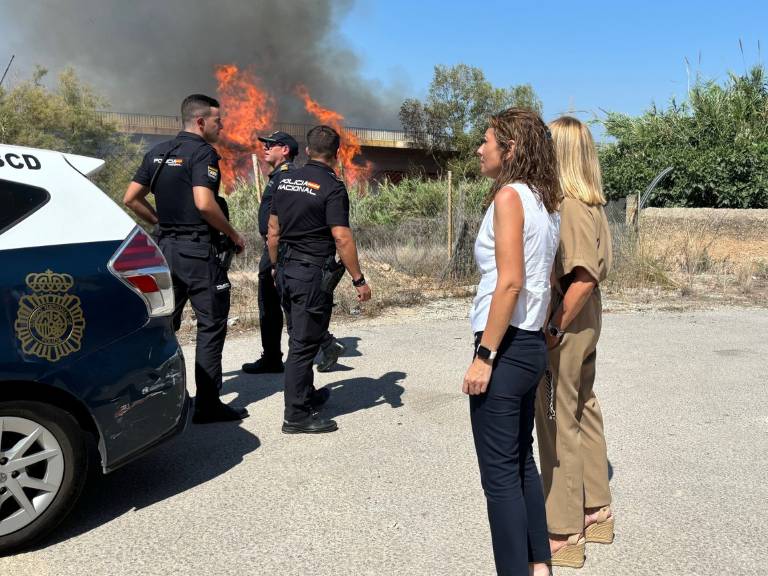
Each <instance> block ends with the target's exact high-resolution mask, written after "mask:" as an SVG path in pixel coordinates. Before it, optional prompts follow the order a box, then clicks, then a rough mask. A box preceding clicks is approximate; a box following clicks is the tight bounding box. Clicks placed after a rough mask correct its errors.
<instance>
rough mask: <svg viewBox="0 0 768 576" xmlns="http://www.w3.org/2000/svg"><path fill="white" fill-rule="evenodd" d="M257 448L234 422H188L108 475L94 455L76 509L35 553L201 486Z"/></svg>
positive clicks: (258, 443) (245, 431) (256, 440)
mask: <svg viewBox="0 0 768 576" xmlns="http://www.w3.org/2000/svg"><path fill="white" fill-rule="evenodd" d="M259 446H260V442H259V439H258V438H257V437H256V436H255V435H253V434H251V433H250V432H248V431H247V430H245V429H243V428H241V427H240V425H239V423H236V422H226V423H217V424H206V425H194V424H191V423H190V425H189V427H188V428H187V430H186V431H185V432H184V433H183V434H182V435H180V436H177V437H176V438H174V439H172V440H170V441H169V442H167V443H165V444H163V445H162V446H160V447H158V448H156V449H154V450H152V451H151V452H149V453H148V454H147V455H146V456H143V457H142V458H140V459H139V460H136V461H135V462H132V463H130V464H127V465H126V466H124V467H122V468H120V469H118V470H116V471H115V472H112V473H111V474H107V475H103V474H102V473H101V471H100V469H99V466H100V463H99V461H98V456H97V457H96V458H95V459H94V462H93V464H92V472H91V474H89V477H88V480H87V482H86V485H85V489H84V491H83V495H82V496H81V498H80V500H79V502H78V504H77V505H76V507H75V510H74V511H73V512H72V513H71V514H70V515H69V516H68V518H67V519H66V520H65V521H64V523H63V524H62V525H61V526H60V527H59V528H57V529H56V531H55V532H54V533H53V535H52V537H51V538H49V539H47V540H45V541H43V542H41V543H40V544H39V545H38V546H37V549H41V548H45V547H47V546H50V545H52V544H56V543H58V542H62V541H64V540H68V539H69V538H73V537H75V536H78V535H80V534H84V533H86V532H89V531H90V530H93V529H94V528H98V527H99V526H101V525H102V524H106V523H107V522H110V521H112V520H114V519H115V518H118V517H119V516H122V515H123V514H125V513H126V512H130V511H131V510H139V509H142V508H146V507H148V506H152V505H153V504H156V503H157V502H161V501H163V500H165V499H166V498H170V497H172V496H175V495H177V494H180V493H182V492H185V491H186V490H189V489H190V488H194V487H195V486H199V485H200V484H204V483H205V482H208V481H209V480H212V479H213V478H216V477H217V476H220V475H221V474H224V473H225V472H227V471H228V470H230V469H231V468H233V467H235V466H236V465H238V464H239V463H240V462H242V460H243V457H244V456H245V455H246V454H249V453H250V452H253V451H254V450H256V449H257V448H258V447H259ZM212 456H213V457H212Z"/></svg>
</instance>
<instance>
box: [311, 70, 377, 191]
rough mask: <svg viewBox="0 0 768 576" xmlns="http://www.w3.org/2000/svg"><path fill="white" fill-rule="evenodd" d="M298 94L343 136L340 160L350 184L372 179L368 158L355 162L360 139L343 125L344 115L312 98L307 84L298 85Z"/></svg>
mask: <svg viewBox="0 0 768 576" xmlns="http://www.w3.org/2000/svg"><path fill="white" fill-rule="evenodd" d="M296 94H298V95H299V97H300V98H301V99H302V100H303V101H304V108H305V109H306V110H307V112H309V113H310V114H312V116H314V117H315V118H317V119H318V121H319V122H321V123H322V124H327V125H328V126H330V127H331V128H333V129H334V130H336V131H337V132H338V133H339V135H340V136H341V148H340V149H339V160H340V161H341V167H342V171H343V173H342V174H341V176H342V177H343V178H344V179H345V180H346V181H347V182H349V183H350V184H355V183H357V182H361V183H362V182H365V181H367V180H368V179H370V176H371V171H372V166H371V163H370V162H369V161H368V160H364V161H363V164H362V165H361V164H357V163H355V162H354V158H355V157H356V156H357V155H358V154H360V140H359V139H358V138H357V136H356V135H355V134H353V133H352V132H349V131H348V130H345V129H344V127H343V126H342V125H341V122H342V120H344V116H342V115H341V114H339V113H338V112H335V111H334V110H329V109H328V108H323V107H322V106H320V104H318V103H317V101H316V100H313V99H312V97H311V96H310V95H309V91H308V90H307V88H306V87H305V86H302V85H299V86H297V87H296Z"/></svg>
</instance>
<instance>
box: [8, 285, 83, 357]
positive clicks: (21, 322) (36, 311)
mask: <svg viewBox="0 0 768 576" xmlns="http://www.w3.org/2000/svg"><path fill="white" fill-rule="evenodd" d="M25 281H26V283H27V286H28V287H29V288H30V289H31V290H32V291H33V292H34V293H33V294H29V295H25V296H22V297H21V299H20V300H19V312H18V314H17V316H16V323H15V324H14V328H15V330H16V337H17V338H18V339H19V341H20V342H21V349H22V351H23V352H24V354H27V355H29V356H37V357H39V358H45V359H46V360H48V361H50V362H58V361H59V360H61V359H62V358H64V357H65V356H68V355H69V354H72V353H73V352H77V351H78V350H80V343H81V341H82V339H83V333H84V332H85V316H83V309H82V307H81V306H80V298H78V297H77V296H74V295H72V294H67V293H66V292H68V291H69V290H70V289H71V288H72V286H74V280H73V279H72V276H70V275H69V274H56V273H54V272H52V271H51V270H46V271H45V272H42V273H35V274H27V277H26V279H25Z"/></svg>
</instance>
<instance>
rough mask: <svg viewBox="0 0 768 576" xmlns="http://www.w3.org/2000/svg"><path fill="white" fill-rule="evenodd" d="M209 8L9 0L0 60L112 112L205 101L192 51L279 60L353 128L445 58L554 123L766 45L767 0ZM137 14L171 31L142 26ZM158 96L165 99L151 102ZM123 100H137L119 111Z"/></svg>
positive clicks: (413, 91)
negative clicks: (86, 95) (537, 101)
mask: <svg viewBox="0 0 768 576" xmlns="http://www.w3.org/2000/svg"><path fill="white" fill-rule="evenodd" d="M197 1H198V2H199V4H198V9H197V10H192V11H185V10H184V9H185V8H186V7H188V6H190V7H192V6H194V5H195V4H194V3H193V2H192V0H187V1H185V2H182V1H181V0H156V2H155V1H150V0H142V2H132V3H125V2H123V0H77V2H74V0H68V2H66V3H65V2H63V0H35V2H32V3H26V4H22V3H16V2H15V0H0V39H3V41H0V65H1V67H2V68H4V66H5V63H6V62H7V58H8V57H9V55H10V53H13V52H16V53H17V56H18V57H17V60H16V62H15V63H14V68H15V69H16V70H14V73H15V74H16V75H17V76H18V74H20V73H23V71H24V70H25V67H26V69H31V65H32V64H33V63H40V64H43V65H44V66H46V67H48V68H49V69H50V70H51V72H52V73H55V72H57V69H56V66H58V65H64V64H71V65H73V66H74V67H75V69H76V70H78V71H82V72H83V75H84V77H85V78H86V79H87V80H88V81H89V82H91V83H93V84H94V85H95V87H96V88H97V90H101V91H102V92H104V91H106V92H107V95H108V96H109V97H111V101H112V102H113V104H114V108H115V109H118V110H124V111H136V112H139V111H141V112H146V113H159V114H169V113H174V111H175V110H176V108H177V106H178V94H180V93H189V92H190V91H195V90H192V86H191V83H190V81H189V79H190V78H200V77H205V79H206V80H207V82H208V84H205V85H204V86H203V88H205V89H208V87H209V86H210V84H211V83H212V76H213V75H212V71H211V69H212V65H211V64H210V62H208V61H207V60H205V59H203V60H201V59H200V58H198V59H197V61H196V60H195V57H194V53H195V49H197V50H198V51H199V50H203V51H204V53H206V54H207V53H209V52H215V55H214V54H210V56H211V57H210V58H209V59H211V60H215V61H217V62H218V61H219V60H221V61H222V62H221V63H226V62H228V61H230V60H237V59H240V62H239V63H240V64H245V65H247V64H248V63H249V62H252V61H258V60H259V59H260V58H262V57H263V56H264V55H267V56H268V60H269V64H270V66H264V64H263V62H262V71H264V73H265V74H267V75H274V76H275V77H276V78H279V77H280V76H282V75H285V73H286V70H289V72H288V73H287V74H288V75H291V77H290V78H287V79H286V82H287V83H288V84H290V83H294V82H300V81H305V80H306V81H308V82H309V85H310V88H311V89H312V92H313V93H315V91H316V92H317V93H318V94H319V95H320V96H321V97H322V98H323V99H324V101H323V102H321V103H322V104H323V105H326V106H328V107H331V108H337V109H339V111H340V112H342V113H343V114H345V115H347V117H348V118H350V120H351V119H352V118H355V117H356V118H358V119H359V120H358V121H360V122H364V123H365V124H364V125H366V126H370V127H394V126H393V123H395V124H396V123H397V109H398V108H399V103H401V102H402V100H403V99H404V98H408V97H416V98H424V97H425V96H426V94H427V90H428V88H429V84H430V81H431V80H432V76H433V68H434V66H435V65H436V64H443V65H454V64H458V63H465V64H469V65H472V66H476V67H479V68H481V69H482V70H483V71H484V72H485V74H486V77H487V78H488V79H489V80H490V81H491V83H492V84H494V85H495V86H499V87H509V86H513V85H517V84H523V83H528V84H531V85H532V86H533V88H534V90H535V91H536V93H537V94H538V96H539V97H540V98H541V100H542V102H543V106H544V117H545V119H546V120H550V119H553V118H554V117H556V116H557V115H559V114H561V113H566V112H570V113H574V114H576V115H577V116H579V117H581V118H582V119H585V120H591V119H594V118H601V117H603V116H604V112H603V111H605V110H610V111H617V112H623V113H626V114H631V115H638V114H641V113H642V112H643V111H644V110H646V109H647V108H648V107H649V106H650V105H651V104H652V103H656V104H657V105H660V106H664V105H666V104H667V103H668V102H669V100H670V98H672V97H676V98H677V100H678V101H680V100H683V99H685V95H686V89H687V86H688V81H689V78H691V79H693V78H695V76H696V74H697V73H700V74H701V75H703V76H704V77H706V78H709V79H714V80H716V81H720V82H722V81H724V80H725V79H726V78H727V73H728V72H729V71H734V72H737V73H741V72H743V71H745V70H746V69H747V68H749V67H750V66H752V65H754V64H756V63H758V62H762V61H763V57H762V55H761V53H760V49H759V46H764V47H768V31H767V30H768V26H766V23H768V2H764V1H751V2H749V1H744V0H729V1H728V2H712V1H698V2H693V1H689V0H685V1H675V0H666V1H659V0H647V1H645V2H635V1H626V2H622V1H620V0H614V1H612V2H607V1H591V0H582V1H581V2H564V1H559V0H558V1H548V2H545V1H540V2H516V1H507V2H502V1H498V0H483V1H462V2H457V1H446V0H444V1H437V0H221V1H220V2H217V3H208V2H207V1H205V2H204V1H203V0H197ZM312 3H314V4H312ZM174 6H176V8H178V7H179V6H181V7H182V9H181V10H178V9H172V8H173V7H174ZM157 7H159V8H157ZM141 10H144V11H149V12H148V13H151V14H152V15H153V16H152V18H151V20H152V22H154V23H157V22H160V23H161V25H156V26H154V27H153V26H149V23H148V24H147V25H146V26H144V25H143V23H146V22H147V18H145V16H144V12H141ZM89 14H90V15H89ZM51 15H52V16H51ZM161 18H165V20H161ZM301 18H303V19H305V20H306V19H311V21H304V22H298V21H297V20H298V19H301ZM171 32H173V34H172V33H171ZM105 38H111V39H112V40H111V41H109V42H105ZM740 40H741V42H742V45H743V52H742V50H741V49H740V47H739V41H740ZM163 42H164V44H163ZM110 45H111V47H110ZM96 47H98V49H96ZM110 50H111V51H110ZM121 54H122V55H123V56H124V57H121ZM131 54H134V56H131ZM286 54H292V57H289V58H288V59H287V60H286ZM160 57H162V58H161V59H163V61H162V62H159V61H157V60H156V59H158V58H160ZM281 58H283V60H282V61H281ZM686 59H687V62H688V64H686ZM301 62H306V65H304V66H301V65H300V64H301ZM53 63H55V65H52V64H53ZM134 63H135V65H134ZM297 63H298V64H297ZM289 64H290V65H291V66H290V67H289V66H288V65H289ZM169 65H172V68H168V67H167V66H169ZM196 65H197V66H196ZM163 66H165V67H163ZM201 67H202V68H201ZM182 69H183V70H182ZM291 70H292V71H293V72H290V71H291ZM150 72H151V73H152V74H150ZM175 72H179V73H175ZM180 72H183V74H182V73H180ZM0 73H2V70H1V69H0ZM158 75H159V76H158ZM292 75H296V76H301V78H298V77H297V78H293V76H292ZM158 77H159V78H161V80H160V82H162V84H164V85H163V86H159V85H158V83H157V82H158V80H157V78H158ZM324 77H327V79H328V81H327V82H326V81H325V80H324ZM268 80H269V79H268ZM172 81H173V82H174V83H173V85H172V86H171V85H170V84H171V82H172ZM165 84H168V85H165ZM148 86H149V87H150V88H151V91H149V90H150V88H148ZM158 88H165V91H164V92H163V93H162V94H158V98H155V100H151V101H150V100H148V99H147V98H143V99H140V98H139V96H141V95H144V96H146V95H147V94H152V93H153V92H154V91H158V92H159V90H158ZM110 91H111V92H110ZM126 94H131V95H132V96H133V97H134V98H133V100H130V99H129V100H127V102H126V101H125V100H126V99H125V98H123V101H121V100H120V98H121V97H122V96H125V95H126ZM374 101H375V102H374ZM132 104H134V106H131V105H132ZM166 104H167V106H166ZM374 104H375V105H374ZM136 108H141V110H139V109H136ZM145 108H152V109H151V110H150V109H145ZM283 115H286V116H287V115H290V113H287V114H283ZM284 120H289V121H290V120H292V119H291V118H285V119H284ZM594 130H595V131H596V135H597V136H598V138H601V136H602V131H601V129H600V128H599V127H595V128H594Z"/></svg>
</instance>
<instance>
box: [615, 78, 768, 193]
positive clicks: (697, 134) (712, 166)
mask: <svg viewBox="0 0 768 576" xmlns="http://www.w3.org/2000/svg"><path fill="white" fill-rule="evenodd" d="M604 124H605V128H606V133H607V134H608V135H609V136H612V137H614V138H615V139H616V142H615V143H611V144H608V145H606V146H605V147H603V149H602V150H601V162H602V169H603V177H604V183H605V188H606V192H607V194H608V196H609V197H610V198H617V197H622V196H626V195H627V194H630V193H637V192H639V191H642V190H643V189H644V188H645V187H646V186H647V185H648V184H649V183H650V181H651V180H652V179H653V177H654V176H655V175H656V174H657V173H658V172H659V171H661V170H662V169H663V168H665V167H667V166H673V167H674V170H673V171H672V173H671V174H670V175H669V176H668V177H667V178H665V179H664V180H663V181H662V183H661V184H660V186H659V187H658V188H657V189H656V191H655V192H654V193H653V195H652V197H651V200H650V203H651V205H653V206H662V207H664V206H685V207H713V208H766V207H768V82H766V74H765V68H764V67H763V66H762V65H758V66H755V67H753V68H752V69H751V70H749V71H748V72H747V73H745V74H743V75H740V76H739V75H735V74H730V75H729V76H728V79H727V80H726V82H725V83H723V84H722V85H720V84H717V83H715V82H713V81H709V80H703V79H702V78H700V77H698V78H697V79H696V81H695V83H694V85H693V86H692V87H691V89H690V90H689V93H688V99H687V100H686V101H684V102H682V103H680V104H678V103H677V102H675V101H674V100H672V101H671V102H670V104H669V106H668V107H667V108H666V109H660V108H657V107H656V106H653V107H651V109H649V110H648V111H646V112H645V113H644V114H643V115H641V116H639V117H636V118H634V117H631V116H627V115H625V114H619V113H617V112H612V113H609V114H608V117H607V118H606V120H605V121H604Z"/></svg>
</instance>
